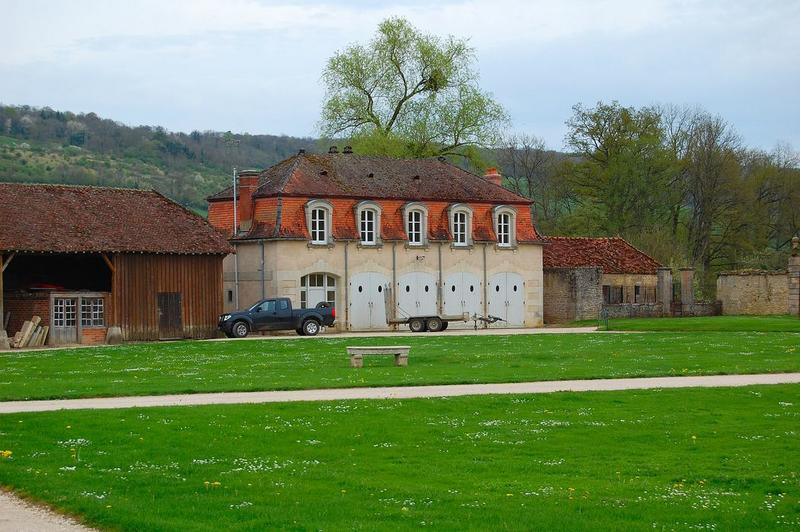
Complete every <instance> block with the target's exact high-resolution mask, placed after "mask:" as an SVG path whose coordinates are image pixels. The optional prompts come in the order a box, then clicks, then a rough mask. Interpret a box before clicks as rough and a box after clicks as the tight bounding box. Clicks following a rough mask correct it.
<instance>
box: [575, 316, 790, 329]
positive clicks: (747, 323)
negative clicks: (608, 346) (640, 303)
mask: <svg viewBox="0 0 800 532" xmlns="http://www.w3.org/2000/svg"><path fill="white" fill-rule="evenodd" d="M582 323H584V324H586V325H596V324H597V321H596V320H593V321H590V322H589V321H587V322H582ZM608 328H609V330H612V331H678V332H680V331H684V332H690V331H691V332H709V331H718V332H734V331H739V332H741V331H749V332H796V333H800V319H798V318H797V317H795V316H707V317H698V318H634V319H615V320H609V323H608Z"/></svg>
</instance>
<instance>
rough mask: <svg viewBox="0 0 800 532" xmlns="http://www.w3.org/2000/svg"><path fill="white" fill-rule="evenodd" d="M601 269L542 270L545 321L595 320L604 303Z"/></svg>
mask: <svg viewBox="0 0 800 532" xmlns="http://www.w3.org/2000/svg"><path fill="white" fill-rule="evenodd" d="M601 277H602V273H601V270H600V268H591V267H589V268H547V269H545V270H544V322H545V323H566V322H570V321H577V320H595V319H597V318H598V317H599V314H600V308H601V307H602V302H603V291H602V286H601V284H600V279H601Z"/></svg>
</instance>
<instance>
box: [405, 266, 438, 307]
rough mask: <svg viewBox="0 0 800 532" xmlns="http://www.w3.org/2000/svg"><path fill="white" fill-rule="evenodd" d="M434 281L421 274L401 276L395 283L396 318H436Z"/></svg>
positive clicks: (430, 276) (427, 275)
mask: <svg viewBox="0 0 800 532" xmlns="http://www.w3.org/2000/svg"><path fill="white" fill-rule="evenodd" d="M436 315H437V312H436V279H435V278H434V277H433V275H431V274H429V273H423V272H412V273H407V274H405V275H401V276H400V279H399V281H398V283H397V317H398V318H400V317H408V316H436Z"/></svg>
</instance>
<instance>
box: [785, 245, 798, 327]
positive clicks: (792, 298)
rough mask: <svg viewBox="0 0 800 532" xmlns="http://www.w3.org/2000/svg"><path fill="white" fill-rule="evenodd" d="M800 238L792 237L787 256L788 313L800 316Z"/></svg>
mask: <svg viewBox="0 0 800 532" xmlns="http://www.w3.org/2000/svg"><path fill="white" fill-rule="evenodd" d="M798 245H800V238H798V237H794V238H793V239H792V256H791V257H789V266H788V268H786V270H787V271H788V272H789V314H791V315H792V316H800V254H798V249H797V248H798Z"/></svg>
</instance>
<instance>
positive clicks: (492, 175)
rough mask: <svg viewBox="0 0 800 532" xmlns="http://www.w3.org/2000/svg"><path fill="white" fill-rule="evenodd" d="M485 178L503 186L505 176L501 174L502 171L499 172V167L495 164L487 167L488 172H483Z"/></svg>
mask: <svg viewBox="0 0 800 532" xmlns="http://www.w3.org/2000/svg"><path fill="white" fill-rule="evenodd" d="M483 178H484V179H485V180H486V181H488V182H489V183H494V184H495V185H497V186H503V176H501V175H500V172H498V171H497V168H495V167H494V166H491V167H489V168H487V169H486V173H485V174H483Z"/></svg>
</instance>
